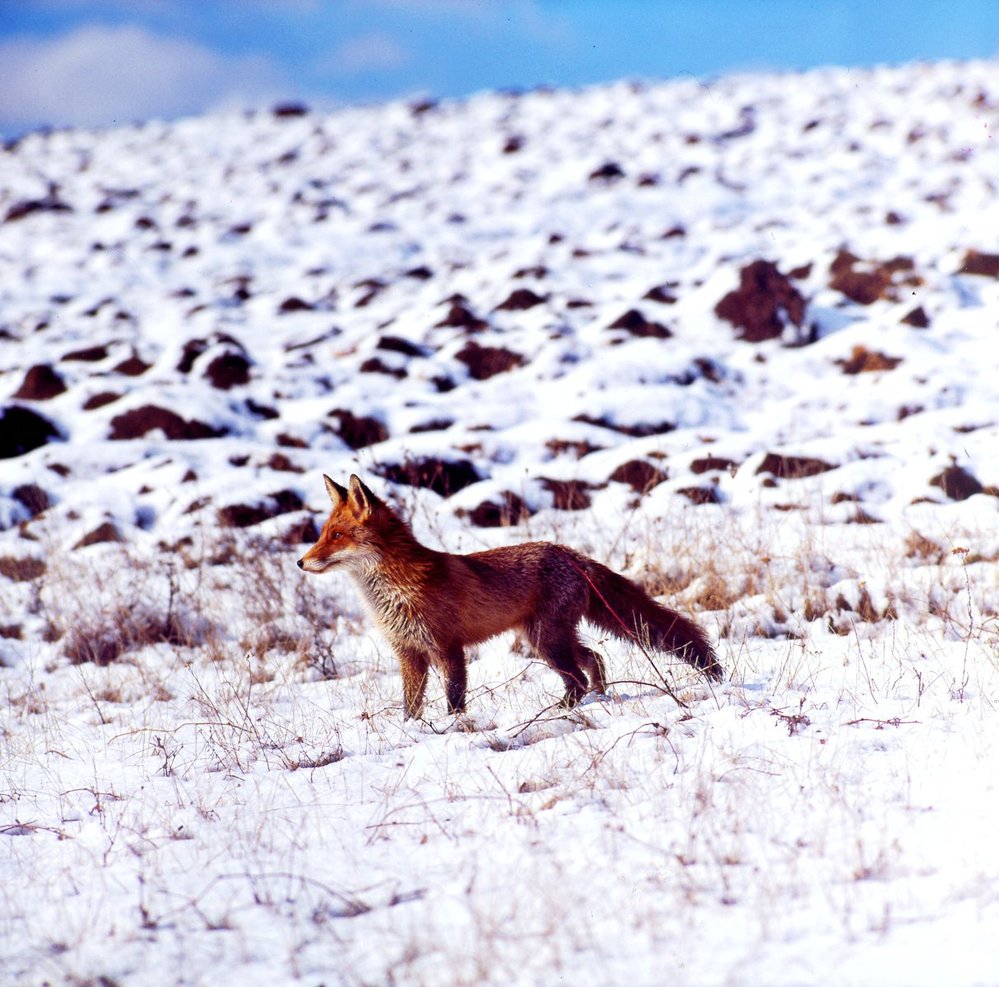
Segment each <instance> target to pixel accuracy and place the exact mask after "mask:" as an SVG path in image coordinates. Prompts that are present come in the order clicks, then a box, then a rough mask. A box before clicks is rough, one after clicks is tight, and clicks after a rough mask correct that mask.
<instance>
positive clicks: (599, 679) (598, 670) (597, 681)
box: [576, 641, 607, 693]
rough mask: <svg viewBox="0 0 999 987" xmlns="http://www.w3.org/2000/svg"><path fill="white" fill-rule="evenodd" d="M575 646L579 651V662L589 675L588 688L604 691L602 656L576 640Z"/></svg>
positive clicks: (605, 686)
mask: <svg viewBox="0 0 999 987" xmlns="http://www.w3.org/2000/svg"><path fill="white" fill-rule="evenodd" d="M576 648H577V651H578V653H579V664H580V665H582V667H583V669H584V670H585V671H586V674H587V675H588V676H589V679H590V688H591V689H592V690H593V691H594V692H600V693H604V692H606V691H607V682H606V673H605V671H604V660H603V658H601V657H600V655H598V654H597V653H596V652H595V651H592V650H590V649H589V648H588V647H586V645H585V644H582V643H580V642H578V641H577V642H576Z"/></svg>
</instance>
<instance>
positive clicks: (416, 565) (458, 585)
mask: <svg viewBox="0 0 999 987" xmlns="http://www.w3.org/2000/svg"><path fill="white" fill-rule="evenodd" d="M323 480H324V482H325V483H326V491H327V493H328V494H329V497H330V500H331V501H332V502H333V510H332V511H331V512H330V516H329V518H328V520H327V521H326V523H325V524H324V525H323V528H322V531H321V532H320V535H319V540H318V541H317V542H316V543H315V545H313V546H312V548H310V549H309V550H308V551H307V552H306V553H305V555H303V556H302V558H300V559H299V560H298V567H299V568H300V569H304V570H305V571H306V572H326V571H327V570H329V569H342V570H343V571H345V572H347V573H349V574H350V575H351V576H352V577H353V579H354V581H355V582H356V583H357V585H358V587H359V588H360V590H361V594H362V596H363V597H364V599H365V602H366V603H367V606H368V609H369V610H370V612H371V614H372V616H373V617H374V619H375V622H376V623H377V624H378V626H379V628H380V629H381V631H382V632H383V633H384V635H385V637H387V638H388V640H389V643H390V644H391V645H392V648H393V649H394V651H395V654H396V657H397V658H398V660H399V665H400V667H401V669H402V687H403V708H404V712H405V716H406V718H410V717H417V718H418V717H420V716H421V715H422V713H423V695H424V691H425V688H426V683H427V675H428V673H429V670H430V666H431V665H434V666H436V667H437V668H438V669H439V671H440V672H441V673H442V674H443V676H444V680H445V684H446V694H447V707H448V711H449V712H450V713H454V714H457V713H462V712H463V711H464V709H465V688H466V674H467V673H466V664H465V648H466V647H467V646H468V645H473V644H478V643H480V642H482V641H485V640H486V639H487V638H490V637H493V636H494V635H496V634H502V633H503V632H504V631H508V630H514V629H516V630H519V631H521V632H522V633H523V635H524V636H525V637H526V638H527V640H528V642H529V643H530V644H531V646H532V647H533V649H534V650H535V651H536V652H537V653H538V655H539V656H540V657H541V658H542V659H543V660H544V661H545V662H547V664H549V665H550V666H551V667H552V668H553V669H555V671H556V672H558V674H559V675H560V676H561V677H562V682H563V683H564V685H565V696H564V698H563V703H564V704H565V705H566V706H573V705H575V704H576V703H577V702H579V700H580V699H582V697H583V696H584V695H585V694H586V692H587V691H588V690H589V689H594V690H596V691H598V692H603V691H604V688H605V682H604V668H603V662H602V661H601V659H600V657H599V656H598V655H597V654H596V653H595V652H593V651H591V650H590V649H589V648H587V647H586V646H585V645H584V644H583V643H582V642H581V641H580V640H579V635H578V632H577V624H578V623H579V621H580V620H581V619H582V618H583V617H585V618H586V619H587V620H588V621H590V622H591V623H593V624H595V625H596V626H597V627H599V628H601V629H602V630H605V631H608V632H610V633H611V634H613V635H615V636H616V637H619V638H624V639H628V638H631V639H634V640H638V641H641V642H647V643H648V644H649V645H651V647H653V648H655V649H657V650H660V651H673V652H676V653H677V654H679V655H680V657H681V658H683V659H684V660H685V661H687V662H689V663H690V664H691V665H693V666H695V667H696V668H699V669H700V670H701V671H702V672H703V673H704V674H705V675H706V676H707V677H708V678H710V679H714V680H716V681H718V680H720V679H721V677H722V668H721V665H720V664H719V663H718V659H717V658H716V657H715V653H714V651H713V650H712V648H711V645H710V643H709V642H708V638H707V635H706V634H705V633H704V631H703V630H702V629H701V628H700V627H698V625H697V624H695V623H694V622H693V621H692V620H690V619H689V618H687V617H684V616H683V615H682V614H679V613H676V612H675V611H673V610H670V609H668V608H667V607H664V606H660V605H659V604H658V603H656V602H655V601H654V600H653V599H652V598H651V597H649V596H648V595H647V594H646V593H645V592H644V591H643V590H642V589H641V588H640V587H639V586H637V585H636V584H635V583H633V582H632V581H631V580H630V579H626V578H625V577H624V576H619V575H618V574H617V573H616V572H613V571H612V570H610V569H608V568H607V567H606V566H604V565H601V564H600V563H599V562H595V561H594V560H593V559H588V558H587V557H586V556H584V555H580V554H579V553H578V552H575V551H573V550H572V549H571V548H566V547H565V546H563V545H557V544H554V543H552V542H529V543H527V544H524V545H511V546H508V547H503V548H493V549H490V550H489V551H485V552H473V553H472V554H470V555H451V554H448V553H447V552H437V551H434V550H433V549H430V548H426V547H425V546H424V545H421V544H420V543H419V542H418V541H417V540H416V537H415V536H414V535H413V532H412V531H411V529H410V527H409V525H408V524H407V523H406V521H404V520H403V519H402V518H401V517H400V516H399V515H398V514H397V513H396V512H395V511H394V510H393V509H392V508H391V507H389V506H388V504H386V503H385V502H384V501H382V500H380V499H379V498H378V497H376V496H375V495H374V494H373V493H372V492H371V491H370V490H369V489H368V488H367V487H366V486H365V485H364V484H363V483H362V482H361V481H360V480H359V479H358V478H357V477H356V476H351V478H350V489H349V490H347V489H345V488H344V487H342V486H340V484H338V483H335V482H334V481H333V480H331V479H330V478H329V477H328V476H326V475H325V474H324V475H323ZM587 680H588V681H587Z"/></svg>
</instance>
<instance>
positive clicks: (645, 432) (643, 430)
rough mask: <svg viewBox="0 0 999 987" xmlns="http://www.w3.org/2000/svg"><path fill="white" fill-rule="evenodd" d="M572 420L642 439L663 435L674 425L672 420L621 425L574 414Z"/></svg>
mask: <svg viewBox="0 0 999 987" xmlns="http://www.w3.org/2000/svg"><path fill="white" fill-rule="evenodd" d="M572 420H573V421H574V422H584V423H585V424H587V425H599V426H600V428H608V429H610V430H611V431H612V432H620V433H621V434H622V435H630V436H632V437H633V438H636V439H644V438H647V437H648V436H650V435H665V434H666V433H667V432H672V431H673V430H674V429H675V428H676V425H674V424H673V423H672V422H658V423H651V422H649V423H640V424H637V425H621V424H618V423H616V422H612V421H611V420H610V419H609V418H604V417H594V416H593V415H585V414H584V415H576V416H575V417H574V418H573V419H572Z"/></svg>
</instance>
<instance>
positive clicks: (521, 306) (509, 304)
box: [496, 288, 545, 312]
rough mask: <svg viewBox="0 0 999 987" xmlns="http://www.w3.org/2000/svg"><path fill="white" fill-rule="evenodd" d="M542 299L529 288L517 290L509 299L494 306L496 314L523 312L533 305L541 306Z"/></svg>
mask: <svg viewBox="0 0 999 987" xmlns="http://www.w3.org/2000/svg"><path fill="white" fill-rule="evenodd" d="M544 302H545V300H544V298H542V297H541V296H540V295H538V294H536V293H535V292H533V291H531V289H530V288H517V289H516V290H515V291H512V292H511V293H510V295H509V297H508V298H507V299H506V300H505V301H502V302H500V304H499V305H497V306H496V311H497V312H523V311H526V310H527V309H529V308H534V307H535V305H543V304H544Z"/></svg>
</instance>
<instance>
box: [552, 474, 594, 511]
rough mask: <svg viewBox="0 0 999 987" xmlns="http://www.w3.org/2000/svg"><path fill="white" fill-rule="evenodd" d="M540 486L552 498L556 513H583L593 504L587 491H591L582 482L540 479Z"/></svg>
mask: <svg viewBox="0 0 999 987" xmlns="http://www.w3.org/2000/svg"><path fill="white" fill-rule="evenodd" d="M541 485H542V486H543V487H544V488H545V490H547V491H548V492H549V493H550V494H551V495H552V497H553V498H554V501H555V503H554V507H555V509H556V510H558V511H585V510H586V509H587V508H588V507H590V505H591V504H592V503H593V500H592V499H591V497H590V493H589V491H591V490H593V489H594V487H592V486H591V485H590V484H589V483H586V482H584V481H583V480H549V479H547V478H545V477H541Z"/></svg>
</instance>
